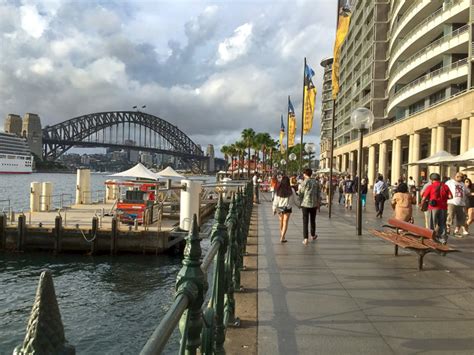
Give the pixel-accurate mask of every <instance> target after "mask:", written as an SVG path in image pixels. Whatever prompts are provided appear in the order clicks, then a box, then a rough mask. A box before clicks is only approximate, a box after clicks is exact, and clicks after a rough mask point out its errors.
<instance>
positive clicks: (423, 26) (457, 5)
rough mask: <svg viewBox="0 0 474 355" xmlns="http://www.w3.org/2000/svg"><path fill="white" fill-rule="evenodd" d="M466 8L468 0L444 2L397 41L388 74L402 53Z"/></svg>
mask: <svg viewBox="0 0 474 355" xmlns="http://www.w3.org/2000/svg"><path fill="white" fill-rule="evenodd" d="M468 8H469V1H468V0H451V1H450V2H446V3H445V4H444V7H442V8H440V9H438V10H437V11H435V12H433V13H432V14H431V15H430V16H428V17H426V18H425V19H424V20H423V21H421V22H420V23H419V24H418V25H416V26H415V27H414V28H413V29H412V30H411V31H410V32H409V33H408V34H407V35H406V36H405V37H404V38H403V39H401V40H398V41H397V44H396V45H394V46H393V49H392V50H391V51H390V53H391V55H390V60H389V62H388V72H391V71H392V67H393V65H394V64H395V63H396V61H397V60H398V58H399V57H400V56H401V55H402V53H404V52H405V51H406V50H407V49H408V48H409V47H410V46H412V45H414V44H415V43H416V42H417V41H419V39H420V38H421V37H422V36H423V35H426V34H427V33H430V32H431V31H432V30H433V29H435V28H436V27H438V26H441V25H442V24H443V23H449V20H450V19H452V18H453V17H455V16H456V15H458V14H460V13H461V12H462V11H464V10H467V9H468Z"/></svg>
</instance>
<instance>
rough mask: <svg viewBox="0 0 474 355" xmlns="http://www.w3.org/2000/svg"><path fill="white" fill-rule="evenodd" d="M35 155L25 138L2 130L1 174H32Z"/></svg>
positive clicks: (0, 141)
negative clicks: (32, 153)
mask: <svg viewBox="0 0 474 355" xmlns="http://www.w3.org/2000/svg"><path fill="white" fill-rule="evenodd" d="M32 172H33V156H32V155H31V152H30V147H29V146H28V143H27V142H26V140H25V139H22V138H20V137H17V136H16V135H14V134H9V133H2V132H0V174H31V173H32Z"/></svg>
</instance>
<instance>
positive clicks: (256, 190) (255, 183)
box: [252, 172, 260, 203]
mask: <svg viewBox="0 0 474 355" xmlns="http://www.w3.org/2000/svg"><path fill="white" fill-rule="evenodd" d="M252 183H253V202H254V203H260V201H259V190H260V184H259V182H258V173H257V172H255V173H254V174H253V177H252Z"/></svg>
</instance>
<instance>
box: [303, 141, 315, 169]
mask: <svg viewBox="0 0 474 355" xmlns="http://www.w3.org/2000/svg"><path fill="white" fill-rule="evenodd" d="M304 150H305V152H306V153H308V168H310V169H311V154H313V153H314V152H315V151H316V145H315V144H314V143H306V144H305V146H304Z"/></svg>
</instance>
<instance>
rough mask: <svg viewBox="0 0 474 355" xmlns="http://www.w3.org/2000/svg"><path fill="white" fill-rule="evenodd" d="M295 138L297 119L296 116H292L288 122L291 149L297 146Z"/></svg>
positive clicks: (289, 146)
mask: <svg viewBox="0 0 474 355" xmlns="http://www.w3.org/2000/svg"><path fill="white" fill-rule="evenodd" d="M295 136H296V117H295V115H294V114H293V115H290V117H289V120H288V148H291V147H293V146H294V145H295Z"/></svg>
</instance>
